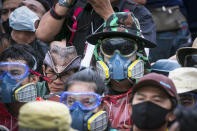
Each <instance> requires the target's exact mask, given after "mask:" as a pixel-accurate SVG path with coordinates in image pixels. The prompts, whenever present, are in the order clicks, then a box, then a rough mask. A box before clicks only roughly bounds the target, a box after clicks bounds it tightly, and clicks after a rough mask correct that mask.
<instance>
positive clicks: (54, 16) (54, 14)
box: [50, 7, 65, 20]
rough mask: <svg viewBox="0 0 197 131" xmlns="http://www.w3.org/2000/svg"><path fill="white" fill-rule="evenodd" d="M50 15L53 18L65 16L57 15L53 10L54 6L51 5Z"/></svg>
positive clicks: (59, 18)
mask: <svg viewBox="0 0 197 131" xmlns="http://www.w3.org/2000/svg"><path fill="white" fill-rule="evenodd" d="M50 15H51V16H52V17H53V18H55V19H57V20H61V19H63V18H64V17H65V15H58V14H57V13H56V12H55V9H54V7H52V8H51V9H50Z"/></svg>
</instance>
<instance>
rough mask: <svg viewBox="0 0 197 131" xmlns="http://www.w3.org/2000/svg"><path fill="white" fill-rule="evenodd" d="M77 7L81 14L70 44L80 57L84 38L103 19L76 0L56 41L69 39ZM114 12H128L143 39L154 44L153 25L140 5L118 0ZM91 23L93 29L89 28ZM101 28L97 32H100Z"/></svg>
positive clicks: (146, 11) (150, 16)
mask: <svg viewBox="0 0 197 131" xmlns="http://www.w3.org/2000/svg"><path fill="white" fill-rule="evenodd" d="M77 7H82V8H83V10H82V12H81V13H80V14H79V15H78V17H77V22H78V24H77V32H76V33H75V36H74V39H73V41H72V44H73V45H75V46H76V50H77V53H78V54H79V55H82V54H83V52H84V47H85V38H86V37H87V36H88V35H90V34H92V30H93V31H95V30H97V29H98V28H99V27H101V25H102V24H103V22H104V21H103V19H102V18H101V17H100V16H99V15H98V14H96V12H95V11H93V9H92V7H91V6H90V5H89V4H86V3H83V1H82V0H78V1H77V3H76V5H75V7H74V8H73V9H72V10H71V11H70V12H71V13H70V14H69V15H68V18H67V19H66V21H65V22H64V25H63V28H62V31H61V32H60V33H59V34H58V35H57V36H56V40H61V39H63V38H64V37H65V36H66V40H69V39H70V36H71V31H70V30H69V28H68V26H69V27H72V24H73V21H72V13H73V12H74V11H75V9H76V8H77ZM113 8H114V11H116V12H123V11H124V10H125V9H127V10H130V11H131V12H133V14H134V15H135V16H136V17H137V18H138V20H139V22H140V26H141V29H142V33H143V35H144V37H145V38H146V39H148V40H150V41H152V42H154V43H155V41H156V33H155V24H154V22H153V19H152V15H151V14H150V12H149V11H148V10H147V9H146V8H145V7H144V6H142V5H138V4H136V3H134V2H132V1H131V0H119V3H118V4H117V5H116V6H114V7H113ZM91 22H92V24H93V27H92V28H91ZM102 29H103V28H102V27H101V28H100V29H99V30H98V31H97V32H100V31H102Z"/></svg>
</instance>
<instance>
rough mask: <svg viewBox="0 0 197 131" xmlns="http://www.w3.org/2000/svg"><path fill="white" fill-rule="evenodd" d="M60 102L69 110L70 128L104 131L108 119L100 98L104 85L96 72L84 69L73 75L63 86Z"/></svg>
mask: <svg viewBox="0 0 197 131" xmlns="http://www.w3.org/2000/svg"><path fill="white" fill-rule="evenodd" d="M65 91H66V92H63V93H62V94H61V96H60V102H61V103H64V104H65V105H66V106H67V107H68V108H69V110H70V114H71V117H72V124H71V126H72V128H74V129H77V130H79V131H105V130H107V127H108V117H107V113H106V111H104V110H103V104H102V101H101V96H102V95H103V93H104V91H105V84H104V81H103V80H102V78H101V77H100V76H99V75H98V74H97V72H95V71H93V70H92V69H89V68H87V69H84V70H82V71H79V72H77V73H75V74H73V75H72V76H71V77H69V79H68V80H67V82H66V84H65Z"/></svg>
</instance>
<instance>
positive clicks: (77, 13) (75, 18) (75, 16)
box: [68, 7, 83, 44]
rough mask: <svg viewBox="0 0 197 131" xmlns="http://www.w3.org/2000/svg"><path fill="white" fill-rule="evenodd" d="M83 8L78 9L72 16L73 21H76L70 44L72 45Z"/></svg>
mask: <svg viewBox="0 0 197 131" xmlns="http://www.w3.org/2000/svg"><path fill="white" fill-rule="evenodd" d="M82 9H83V8H80V7H79V8H77V9H76V10H75V12H74V14H73V16H72V19H73V20H74V23H73V26H72V30H71V31H72V35H71V37H70V40H69V42H68V43H70V44H72V40H73V38H74V36H75V33H76V31H77V16H78V15H79V14H80V12H81V11H82Z"/></svg>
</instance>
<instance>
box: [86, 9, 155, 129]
mask: <svg viewBox="0 0 197 131" xmlns="http://www.w3.org/2000/svg"><path fill="white" fill-rule="evenodd" d="M87 41H88V42H89V43H91V44H95V45H96V47H95V50H94V56H95V60H96V64H95V69H96V70H97V71H98V72H99V74H100V75H101V76H102V78H103V79H104V80H106V82H107V84H108V87H109V88H108V90H109V91H108V92H106V94H107V95H106V99H105V104H106V110H107V111H108V114H109V117H110V122H111V126H112V128H117V129H129V128H131V119H130V117H129V116H130V114H131V112H130V108H131V107H130V103H129V99H130V98H131V92H132V86H133V85H134V84H135V82H136V81H137V80H138V79H139V78H140V77H142V76H143V75H144V73H145V72H146V73H147V72H149V70H148V69H149V68H150V65H149V62H148V58H147V57H146V54H145V51H144V47H147V48H153V47H155V44H154V43H152V42H150V41H148V40H146V39H144V38H143V35H142V33H141V30H140V26H139V22H138V20H137V18H136V17H135V16H134V15H133V14H132V13H130V12H118V13H115V14H113V15H111V16H110V17H109V18H108V20H107V21H106V22H105V23H104V29H103V32H100V33H95V34H93V35H90V36H88V37H87ZM120 110H121V111H120Z"/></svg>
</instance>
